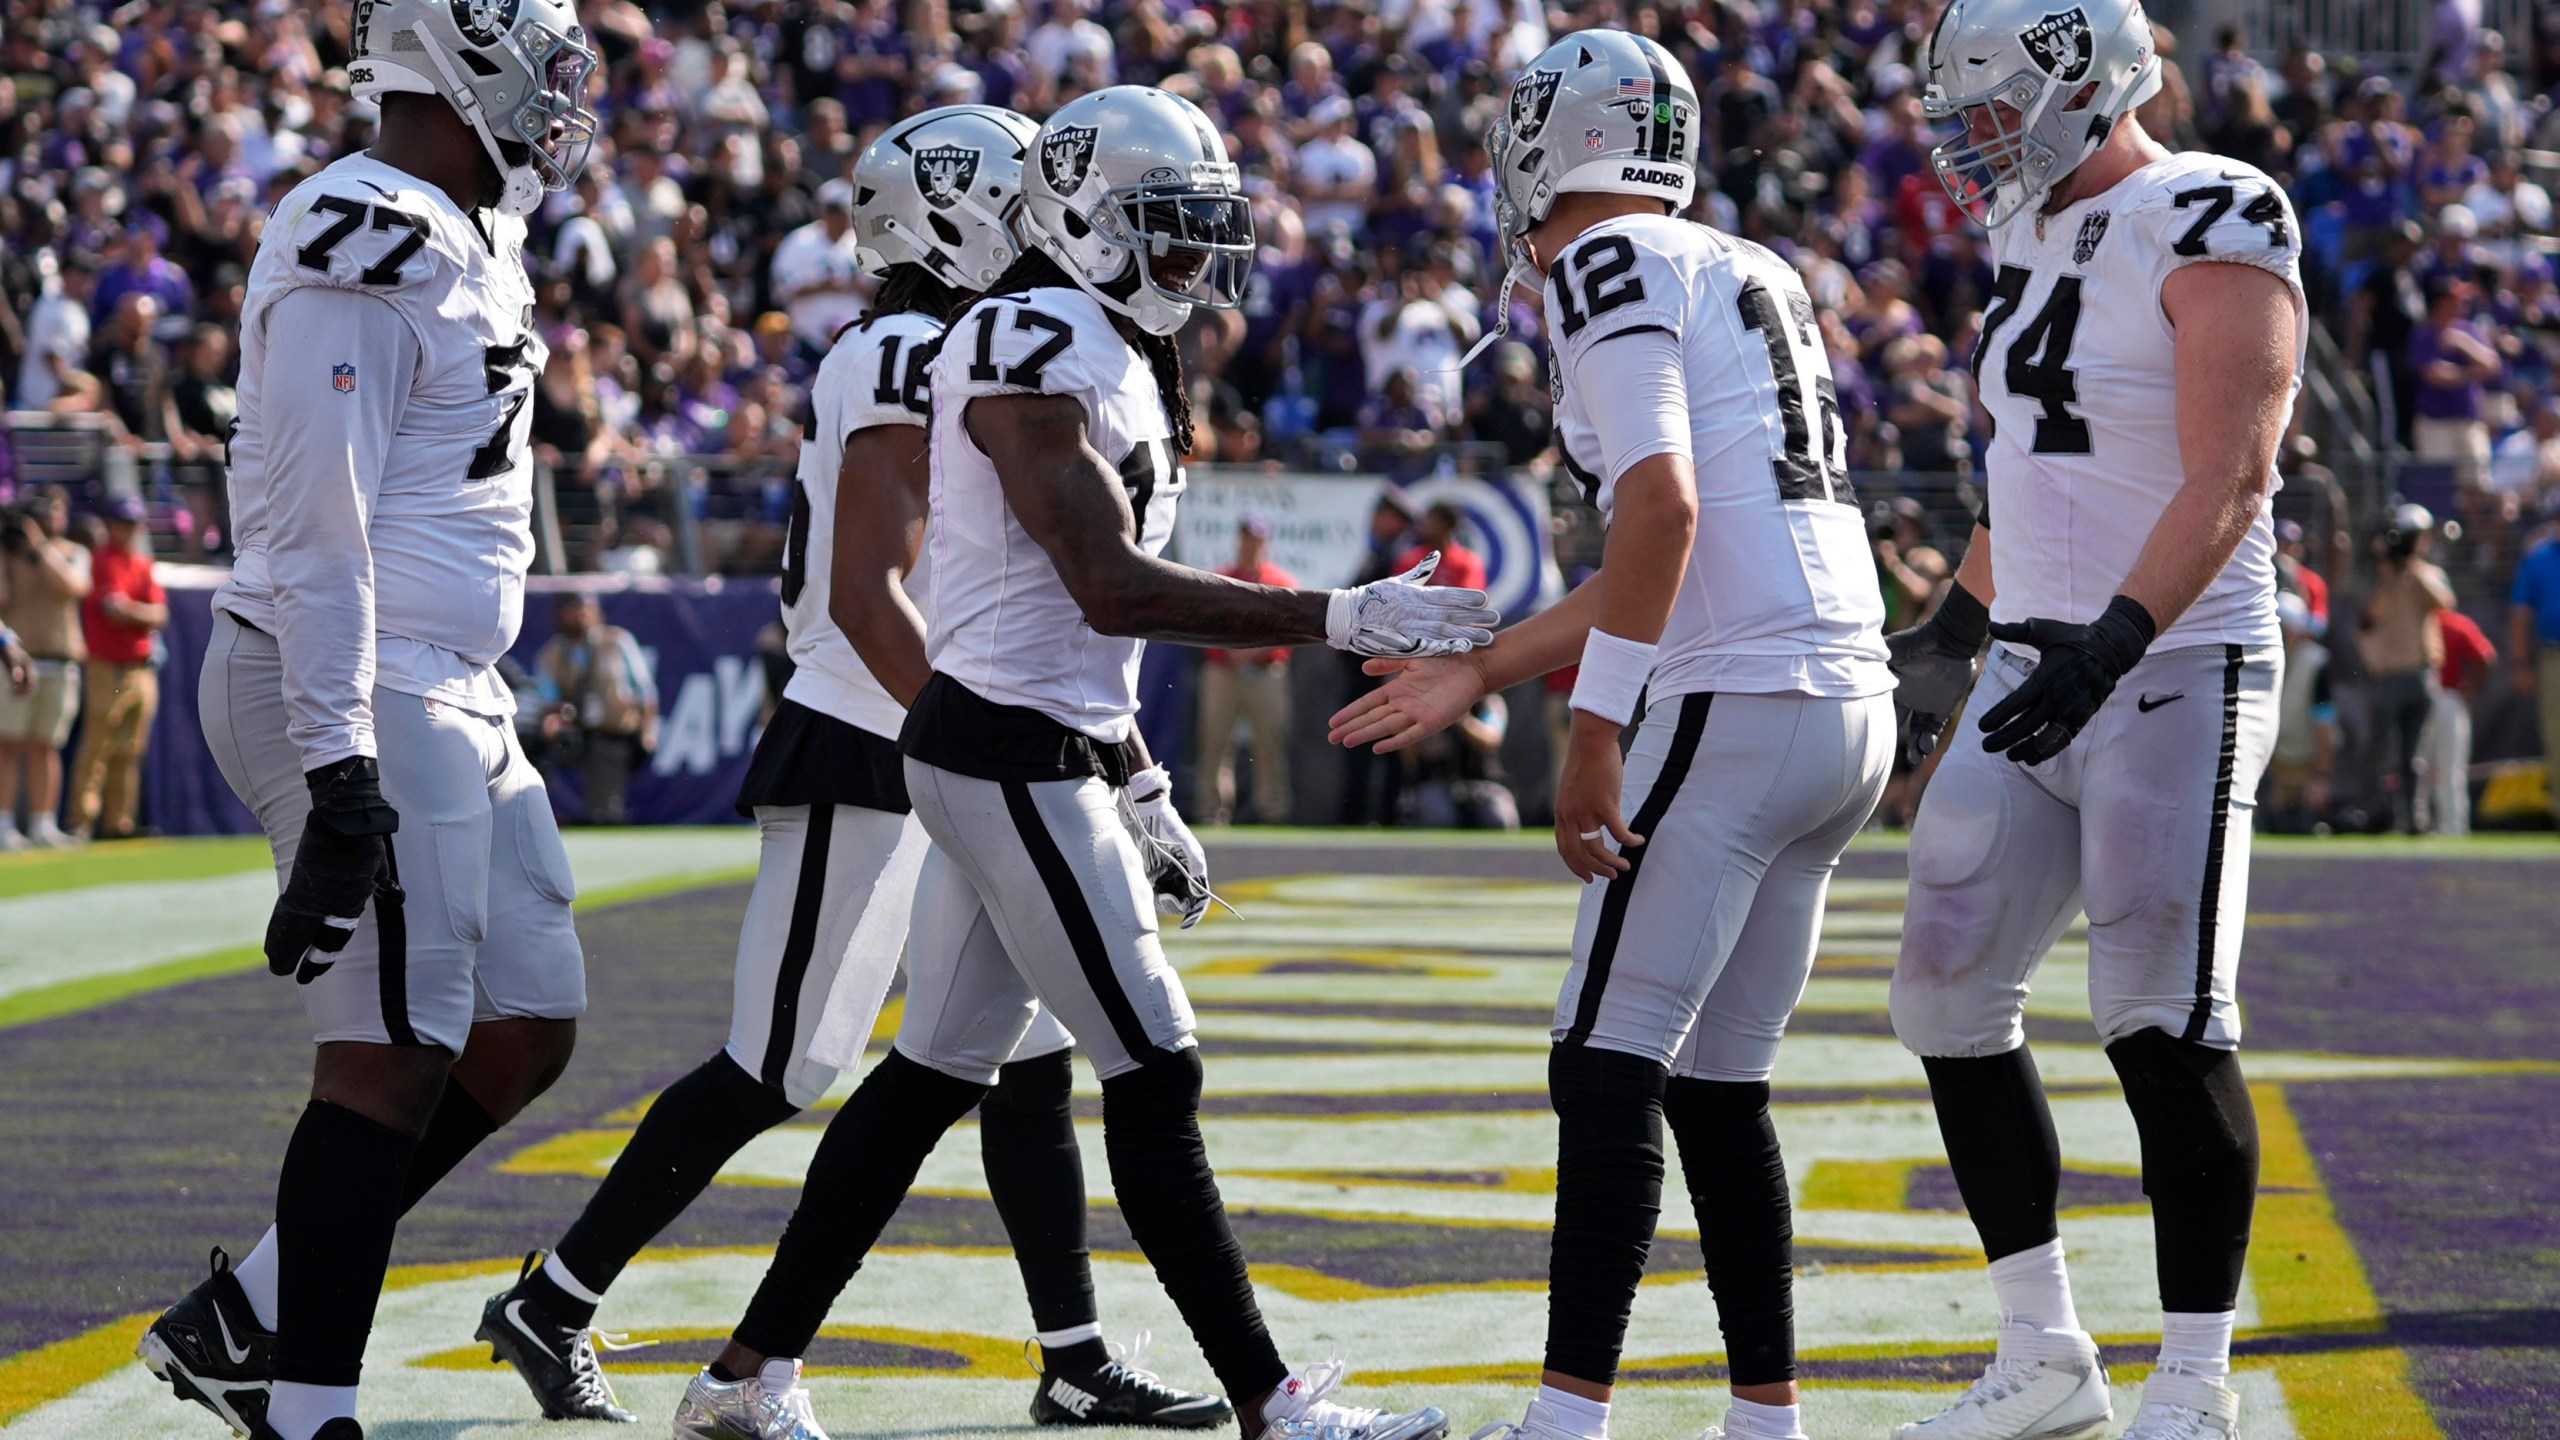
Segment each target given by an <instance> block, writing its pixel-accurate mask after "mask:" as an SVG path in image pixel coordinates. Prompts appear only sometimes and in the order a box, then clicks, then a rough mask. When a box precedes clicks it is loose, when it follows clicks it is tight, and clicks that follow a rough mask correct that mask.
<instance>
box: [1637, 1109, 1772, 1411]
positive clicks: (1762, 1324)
mask: <svg viewBox="0 0 2560 1440" xmlns="http://www.w3.org/2000/svg"><path fill="white" fill-rule="evenodd" d="M1662 1111H1663V1117H1664V1118H1665V1119H1666V1120H1668V1121H1669V1122H1670V1124H1671V1136H1672V1138H1673V1139H1674V1140H1676V1141H1678V1142H1679V1145H1680V1169H1681V1173H1682V1174H1683V1175H1685V1176H1686V1177H1687V1178H1688V1181H1689V1202H1690V1204H1691V1205H1692V1206H1694V1207H1695V1208H1696V1210H1697V1212H1698V1248H1699V1249H1701V1250H1703V1251H1705V1252H1706V1261H1707V1288H1708V1289H1710V1290H1712V1291H1714V1292H1715V1297H1716V1318H1717V1320H1718V1321H1719V1322H1721V1323H1722V1325H1723V1327H1724V1350H1725V1359H1726V1364H1727V1367H1728V1368H1729V1369H1730V1370H1731V1372H1732V1380H1733V1383H1734V1384H1736V1385H1777V1384H1783V1383H1784V1382H1786V1381H1789V1380H1793V1379H1794V1378H1796V1297H1795V1254H1796V1244H1795V1233H1796V1232H1795V1218H1794V1213H1793V1211H1792V1210H1790V1209H1789V1207H1788V1202H1787V1166H1786V1162H1785V1161H1784V1160H1783V1159H1781V1158H1780V1157H1779V1155H1778V1128H1777V1126H1776V1125H1775V1124H1773V1123H1771V1121H1770V1119H1769V1085H1768V1082H1767V1081H1765V1080H1764V1081H1760V1082H1757V1083H1752V1084H1744V1083H1739V1082H1733V1081H1723V1080H1682V1079H1676V1078H1675V1079H1673V1080H1672V1081H1671V1083H1670V1085H1669V1086H1668V1087H1667V1088H1666V1089H1665V1090H1664V1091H1663V1097H1662Z"/></svg>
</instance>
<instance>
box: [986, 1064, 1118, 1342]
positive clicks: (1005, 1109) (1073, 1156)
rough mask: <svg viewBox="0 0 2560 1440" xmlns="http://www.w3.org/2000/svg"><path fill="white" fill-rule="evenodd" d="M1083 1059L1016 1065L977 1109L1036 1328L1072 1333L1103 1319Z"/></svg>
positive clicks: (992, 1187)
mask: <svg viewBox="0 0 2560 1440" xmlns="http://www.w3.org/2000/svg"><path fill="white" fill-rule="evenodd" d="M1075 1077H1076V1071H1075V1052H1074V1051H1072V1050H1060V1051H1058V1052H1057V1053H1056V1054H1053V1055H1037V1056H1034V1057H1032V1058H1031V1059H1028V1060H1016V1061H1014V1062H1013V1063H1012V1064H1010V1065H1007V1066H1005V1067H1004V1069H1003V1070H1001V1071H999V1072H997V1075H996V1088H994V1089H993V1090H990V1091H988V1092H987V1098H986V1099H984V1100H982V1101H980V1102H978V1144H979V1149H980V1151H981V1152H982V1154H983V1155H984V1157H985V1160H986V1165H987V1190H988V1193H989V1194H991V1195H992V1196H994V1198H995V1202H996V1213H997V1214H998V1215H999V1216H1001V1217H1003V1220H1004V1232H1005V1234H1006V1236H1007V1237H1008V1238H1010V1239H1011V1240H1012V1241H1013V1258H1014V1260H1015V1262H1016V1263H1017V1264H1019V1265H1020V1266H1021V1267H1022V1289H1023V1293H1024V1294H1025V1295H1026V1296H1028V1297H1029V1299H1030V1301H1031V1323H1032V1324H1033V1326H1035V1327H1036V1328H1038V1329H1041V1330H1053V1331H1054V1330H1072V1329H1074V1328H1076V1327H1077V1326H1079V1325H1090V1324H1092V1323H1094V1321H1095V1320H1096V1319H1097V1318H1099V1313H1100V1312H1098V1311H1097V1310H1096V1309H1095V1308H1094V1303H1093V1259H1092V1256H1091V1255H1090V1253H1088V1251H1087V1250H1086V1248H1085V1236H1084V1222H1085V1216H1084V1155H1083V1153H1082V1152H1081V1151H1080V1150H1079V1149H1078V1148H1077V1146H1076V1117H1075Z"/></svg>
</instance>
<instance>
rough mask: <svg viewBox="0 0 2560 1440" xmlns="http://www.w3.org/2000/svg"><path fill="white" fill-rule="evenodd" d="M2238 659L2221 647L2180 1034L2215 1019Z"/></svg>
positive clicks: (2198, 1033) (2200, 1031)
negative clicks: (2218, 719) (2192, 957)
mask: <svg viewBox="0 0 2560 1440" xmlns="http://www.w3.org/2000/svg"><path fill="white" fill-rule="evenodd" d="M2240 663H2241V652H2240V647H2239V646H2237V645H2226V646H2224V647H2222V755H2221V758H2220V759H2219V760H2217V761H2216V762H2215V764H2214V771H2213V831H2212V834H2211V836H2210V837H2209V838H2208V839H2207V840H2206V841H2205V851H2204V893H2203V894H2202V895H2201V896H2200V897H2198V899H2197V901H2196V1004H2195V1009H2193V1010H2191V1011H2189V1012H2188V1014H2187V1029H2186V1033H2185V1034H2184V1035H2183V1036H2181V1037H2180V1038H2182V1039H2186V1040H2201V1039H2203V1038H2204V1027H2205V1022H2207V1021H2209V1020H2211V1019H2212V1018H2213V951H2214V942H2215V940H2216V938H2217V937H2218V934H2219V932H2220V930H2221V920H2222V914H2221V910H2222V857H2223V852H2224V850H2225V849H2226V848H2228V847H2229V845H2230V843H2231V779H2232V772H2233V771H2234V770H2235V769H2237V768H2238V767H2239V760H2240Z"/></svg>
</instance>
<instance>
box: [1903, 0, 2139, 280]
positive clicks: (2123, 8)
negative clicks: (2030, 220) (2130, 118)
mask: <svg viewBox="0 0 2560 1440" xmlns="http://www.w3.org/2000/svg"><path fill="white" fill-rule="evenodd" d="M1920 69H1921V74H1922V76H1923V77H1924V84H1923V86H1922V89H1921V92H1920V105H1921V108H1922V109H1923V110H1925V111H1926V112H1927V113H1928V115H1929V117H1930V118H1931V119H1933V120H1953V121H1955V122H1956V123H1957V124H1959V125H1961V126H1963V127H1964V130H1963V133H1961V134H1958V135H1956V136H1955V137H1953V138H1951V139H1949V140H1946V141H1944V142H1942V143H1941V144H1940V145H1939V146H1938V147H1937V149H1935V150H1933V151H1931V152H1930V157H1929V158H1930V163H1931V164H1932V165H1933V166H1934V167H1935V168H1936V170H1937V172H1938V183H1940V184H1942V185H1944V186H1946V187H1947V194H1948V195H1949V197H1951V198H1952V199H1954V201H1955V202H1956V204H1957V205H1958V206H1959V207H1961V208H1962V209H1963V210H1964V211H1965V213H1967V214H1969V215H1971V216H1973V217H1974V218H1975V219H1976V220H1979V221H1981V222H1982V224H1983V225H1984V226H1986V227H1989V228H1993V229H1997V228H1998V227H2000V226H2002V225H2005V224H2007V223H2008V222H2009V221H2011V220H2013V219H2015V218H2017V216H2018V215H2019V214H2020V213H2022V212H2024V211H2026V210H2028V209H2030V208H2032V207H2035V206H2040V205H2042V204H2043V203H2044V200H2045V197H2046V196H2048V195H2050V194H2052V193H2053V188H2054V187H2055V186H2056V185H2059V184H2061V183H2062V180H2063V177H2064V176H2067V175H2069V174H2070V173H2071V172H2072V171H2074V170H2076V169H2078V168H2079V167H2080V162H2081V161H2083V160H2086V159H2088V158H2089V157H2090V156H2091V155H2093V154H2095V153H2097V149H2098V147H2099V146H2100V145H2103V144H2105V143H2106V139H2107V135H2108V134H2109V132H2110V131H2112V130H2113V129H2114V128H2115V123H2116V121H2117V120H2118V119H2119V118H2120V117H2122V116H2123V115H2124V114H2126V113H2127V112H2128V111H2131V110H2132V109H2133V108H2134V107H2135V106H2137V105H2140V104H2141V103H2142V102H2143V101H2145V100H2148V99H2150V98H2151V97H2152V96H2153V95H2155V94H2157V93H2159V90H2160V57H2159V55H2158V54H2157V53H2155V52H2154V50H2153V49H2152V44H2151V21H2150V19H2149V18H2148V17H2147V16H2145V15H2144V14H2143V13H2142V0H1948V3H1947V8H1946V10H1945V11H1944V12H1943V13H1942V14H1940V15H1939V16H1938V24H1937V27H1936V28H1935V29H1933V30H1931V31H1930V32H1929V40H1928V43H1927V44H1926V45H1925V46H1924V47H1923V48H1922V52H1921V57H1920Z"/></svg>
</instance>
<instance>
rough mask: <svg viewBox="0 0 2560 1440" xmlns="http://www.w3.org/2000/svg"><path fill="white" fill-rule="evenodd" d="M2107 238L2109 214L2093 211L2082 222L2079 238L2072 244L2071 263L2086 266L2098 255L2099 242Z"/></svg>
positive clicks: (2102, 211)
mask: <svg viewBox="0 0 2560 1440" xmlns="http://www.w3.org/2000/svg"><path fill="white" fill-rule="evenodd" d="M2106 238H2107V212H2106V211H2104V210H2098V211H2093V212H2092V213H2091V214H2090V216H2089V218H2088V219H2086V220H2083V221H2081V222H2080V235H2079V238H2077V239H2075V240H2073V241H2072V242H2071V263H2072V264H2074V265H2086V264H2088V263H2089V261H2090V260H2091V259H2093V258H2094V257H2095V256H2096V255H2097V253H2098V242H2099V241H2101V240H2104V239H2106Z"/></svg>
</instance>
